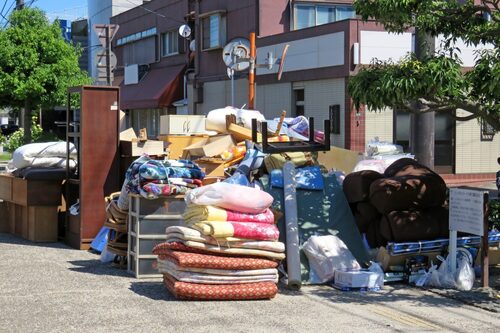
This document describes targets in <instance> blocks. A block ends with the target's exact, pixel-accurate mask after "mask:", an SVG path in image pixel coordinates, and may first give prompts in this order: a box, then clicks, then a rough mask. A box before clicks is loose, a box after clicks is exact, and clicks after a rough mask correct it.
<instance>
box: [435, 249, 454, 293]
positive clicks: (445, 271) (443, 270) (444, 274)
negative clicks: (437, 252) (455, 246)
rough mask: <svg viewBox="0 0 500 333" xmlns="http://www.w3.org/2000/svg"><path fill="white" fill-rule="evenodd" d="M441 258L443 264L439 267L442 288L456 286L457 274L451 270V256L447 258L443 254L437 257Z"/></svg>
mask: <svg viewBox="0 0 500 333" xmlns="http://www.w3.org/2000/svg"><path fill="white" fill-rule="evenodd" d="M437 258H438V259H439V260H441V265H440V266H439V268H438V273H439V283H440V287H442V288H455V287H456V285H455V276H454V274H453V272H452V271H451V267H450V262H451V258H450V256H449V255H448V256H447V257H446V259H444V258H443V257H441V256H438V257H437Z"/></svg>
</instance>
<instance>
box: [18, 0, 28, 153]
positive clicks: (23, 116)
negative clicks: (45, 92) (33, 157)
mask: <svg viewBox="0 0 500 333" xmlns="http://www.w3.org/2000/svg"><path fill="white" fill-rule="evenodd" d="M23 8H24V0H16V10H21V9H23ZM27 118H30V119H29V120H26V119H27ZM30 121H31V117H28V115H27V111H26V108H21V110H20V115H19V125H21V127H22V128H24V129H25V133H24V139H26V138H27V134H29V136H30V137H31V133H27V132H26V128H25V127H26V125H25V124H26V122H28V123H29V122H30ZM25 143H28V142H25Z"/></svg>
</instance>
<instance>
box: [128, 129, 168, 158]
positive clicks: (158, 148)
mask: <svg viewBox="0 0 500 333" xmlns="http://www.w3.org/2000/svg"><path fill="white" fill-rule="evenodd" d="M120 152H121V155H122V156H137V157H138V156H141V155H142V154H148V155H164V154H165V149H164V143H163V141H156V140H139V139H138V138H137V135H136V134H135V131H134V129H133V128H128V129H126V130H125V131H122V132H120Z"/></svg>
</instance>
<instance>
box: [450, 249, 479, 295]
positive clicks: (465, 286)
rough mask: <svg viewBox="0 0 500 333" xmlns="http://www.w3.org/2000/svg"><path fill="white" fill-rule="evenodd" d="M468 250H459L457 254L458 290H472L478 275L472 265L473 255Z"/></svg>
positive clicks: (456, 281) (456, 279)
mask: <svg viewBox="0 0 500 333" xmlns="http://www.w3.org/2000/svg"><path fill="white" fill-rule="evenodd" d="M459 250H463V251H466V253H465V252H463V251H461V252H459V253H458V255H457V266H458V267H457V271H456V273H455V283H456V287H457V289H458V290H465V291H467V290H471V289H472V286H473V285H474V280H475V278H476V275H475V274H474V268H473V267H472V255H470V253H469V252H468V251H467V250H465V249H459Z"/></svg>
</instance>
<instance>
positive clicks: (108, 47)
mask: <svg viewBox="0 0 500 333" xmlns="http://www.w3.org/2000/svg"><path fill="white" fill-rule="evenodd" d="M105 31H106V84H107V85H108V86H111V54H110V51H111V40H110V36H109V25H108V24H106V28H105Z"/></svg>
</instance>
